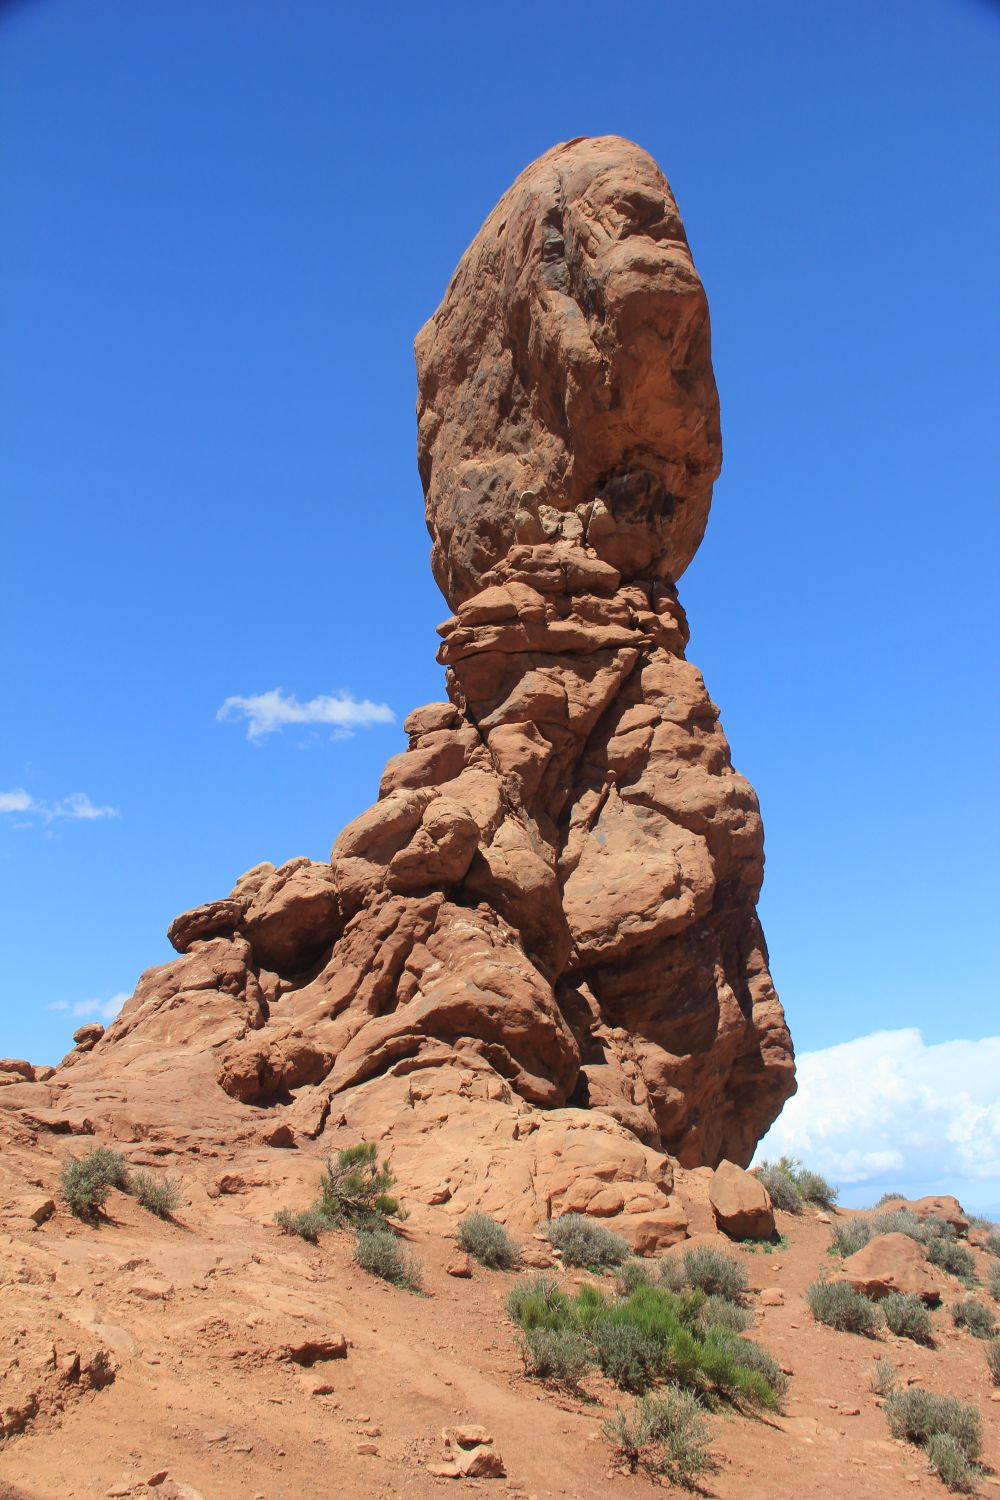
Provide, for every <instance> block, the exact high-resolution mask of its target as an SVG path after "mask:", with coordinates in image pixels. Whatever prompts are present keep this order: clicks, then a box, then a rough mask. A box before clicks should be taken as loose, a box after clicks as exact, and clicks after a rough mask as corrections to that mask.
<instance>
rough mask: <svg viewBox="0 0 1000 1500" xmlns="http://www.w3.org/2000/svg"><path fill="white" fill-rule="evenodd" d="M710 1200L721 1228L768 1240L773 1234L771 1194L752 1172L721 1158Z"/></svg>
mask: <svg viewBox="0 0 1000 1500" xmlns="http://www.w3.org/2000/svg"><path fill="white" fill-rule="evenodd" d="M709 1202H710V1203H711V1205H712V1212H713V1213H714V1214H715V1222H716V1224H718V1226H719V1228H720V1229H721V1230H723V1231H724V1232H725V1233H726V1234H728V1235H730V1236H731V1237H732V1238H733V1239H734V1240H766V1239H770V1238H771V1236H772V1235H773V1234H774V1209H773V1208H772V1206H771V1195H770V1193H769V1192H768V1191H767V1188H766V1187H765V1186H764V1184H763V1183H762V1182H761V1180H760V1178H759V1177H755V1176H754V1175H753V1173H752V1172H745V1171H744V1170H743V1168H742V1167H738V1166H736V1164H735V1162H731V1161H721V1162H720V1163H719V1165H718V1166H717V1167H716V1169H715V1172H714V1174H713V1177H712V1185H711V1187H710V1188H709Z"/></svg>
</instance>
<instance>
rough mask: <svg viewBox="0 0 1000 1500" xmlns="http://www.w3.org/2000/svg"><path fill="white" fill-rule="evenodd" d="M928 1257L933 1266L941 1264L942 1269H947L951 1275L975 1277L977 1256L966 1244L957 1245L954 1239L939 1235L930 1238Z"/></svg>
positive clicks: (966, 1277) (965, 1277) (967, 1277)
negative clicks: (943, 1237)
mask: <svg viewBox="0 0 1000 1500" xmlns="http://www.w3.org/2000/svg"><path fill="white" fill-rule="evenodd" d="M927 1259H928V1260H929V1261H930V1263H931V1265H932V1266H939V1267H940V1268H941V1270H942V1271H947V1272H948V1274H949V1276H961V1277H963V1278H964V1279H969V1278H974V1277H975V1274H976V1259H975V1256H974V1255H973V1254H972V1251H971V1250H968V1249H966V1247H965V1246H964V1245H956V1244H955V1243H954V1241H953V1240H946V1239H942V1238H939V1237H936V1238H934V1239H932V1240H930V1241H929V1243H928V1245H927Z"/></svg>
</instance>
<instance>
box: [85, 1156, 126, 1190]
mask: <svg viewBox="0 0 1000 1500" xmlns="http://www.w3.org/2000/svg"><path fill="white" fill-rule="evenodd" d="M83 1160H84V1161H85V1162H86V1163H87V1166H88V1169H89V1171H90V1172H91V1173H93V1175H94V1176H96V1177H100V1178H101V1180H102V1181H103V1182H105V1183H107V1185H108V1187H111V1188H117V1189H118V1190H119V1192H122V1193H128V1192H131V1188H132V1184H131V1179H130V1178H129V1170H128V1160H127V1159H126V1158H125V1157H124V1156H123V1155H122V1153H121V1152H120V1151H112V1150H111V1149H110V1148H109V1147H108V1146H98V1147H96V1149H95V1150H93V1151H91V1152H90V1154H89V1155H88V1156H85V1157H84V1158H83Z"/></svg>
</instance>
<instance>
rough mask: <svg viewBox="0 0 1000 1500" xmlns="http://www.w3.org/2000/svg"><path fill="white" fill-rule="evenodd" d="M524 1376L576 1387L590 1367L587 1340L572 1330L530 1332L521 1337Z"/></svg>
mask: <svg viewBox="0 0 1000 1500" xmlns="http://www.w3.org/2000/svg"><path fill="white" fill-rule="evenodd" d="M521 1357H522V1359H523V1360H524V1370H525V1374H526V1375H530V1376H532V1378H533V1379H535V1380H548V1381H551V1382H552V1383H553V1384H555V1385H565V1386H570V1387H572V1386H575V1385H576V1384H577V1382H578V1381H579V1379H580V1377H581V1376H582V1375H585V1374H586V1372H587V1370H589V1369H590V1366H591V1364H592V1363H593V1359H592V1355H591V1352H590V1348H589V1345H588V1344H587V1341H586V1339H584V1338H583V1336H582V1335H581V1334H579V1333H577V1332H575V1331H574V1330H573V1329H572V1328H529V1329H527V1330H526V1331H525V1332H524V1333H523V1334H522V1335H521Z"/></svg>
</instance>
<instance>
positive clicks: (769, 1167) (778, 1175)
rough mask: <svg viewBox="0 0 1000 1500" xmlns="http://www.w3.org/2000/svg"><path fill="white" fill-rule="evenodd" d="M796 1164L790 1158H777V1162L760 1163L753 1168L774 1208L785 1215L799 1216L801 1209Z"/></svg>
mask: <svg viewBox="0 0 1000 1500" xmlns="http://www.w3.org/2000/svg"><path fill="white" fill-rule="evenodd" d="M797 1168H798V1162H797V1161H795V1160H794V1158H793V1157H791V1156H782V1157H779V1159H778V1160H777V1161H762V1162H761V1164H760V1166H759V1167H757V1168H755V1175H756V1176H757V1178H758V1179H759V1180H760V1181H761V1182H762V1183H763V1184H764V1186H765V1187H766V1188H767V1191H768V1192H769V1193H770V1195H771V1202H772V1203H773V1205H774V1207H775V1208H780V1209H782V1210H783V1211H784V1212H785V1213H786V1214H800V1213H801V1212H802V1209H803V1203H802V1194H801V1193H800V1192H799V1188H798V1183H797V1182H796V1180H795V1172H796V1169H797Z"/></svg>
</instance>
